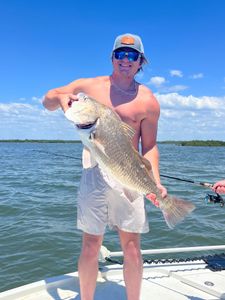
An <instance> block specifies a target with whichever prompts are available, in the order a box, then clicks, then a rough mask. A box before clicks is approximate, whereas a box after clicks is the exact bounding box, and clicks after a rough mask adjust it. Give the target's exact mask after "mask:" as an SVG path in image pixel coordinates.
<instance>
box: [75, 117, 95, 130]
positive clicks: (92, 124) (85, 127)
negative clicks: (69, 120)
mask: <svg viewBox="0 0 225 300" xmlns="http://www.w3.org/2000/svg"><path fill="white" fill-rule="evenodd" d="M97 120H98V119H96V120H95V121H94V122H92V123H86V124H76V126H77V128H78V129H90V128H92V127H93V126H94V125H95V124H96V123H97Z"/></svg>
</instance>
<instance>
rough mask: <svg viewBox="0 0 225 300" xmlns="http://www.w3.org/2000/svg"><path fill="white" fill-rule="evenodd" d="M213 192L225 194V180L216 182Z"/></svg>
mask: <svg viewBox="0 0 225 300" xmlns="http://www.w3.org/2000/svg"><path fill="white" fill-rule="evenodd" d="M212 190H213V191H214V192H215V193H218V194H225V180H220V181H218V182H216V183H215V184H214V185H213V187H212Z"/></svg>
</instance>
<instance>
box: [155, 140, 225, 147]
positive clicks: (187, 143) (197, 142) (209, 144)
mask: <svg viewBox="0 0 225 300" xmlns="http://www.w3.org/2000/svg"><path fill="white" fill-rule="evenodd" d="M159 143H160V144H175V145H178V146H196V147H199V146H201V147H203V146H205V147H225V142H224V141H216V140H206V141H203V140H192V141H163V142H159Z"/></svg>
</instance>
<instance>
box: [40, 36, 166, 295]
mask: <svg viewBox="0 0 225 300" xmlns="http://www.w3.org/2000/svg"><path fill="white" fill-rule="evenodd" d="M143 63H146V58H145V56H144V47H143V44H142V41H141V39H140V37H139V36H137V35H133V34H123V35H120V36H118V37H117V38H116V40H115V43H114V46H113V51H112V65H113V73H112V75H111V76H101V77H96V78H88V79H79V80H75V81H73V82H72V83H70V84H68V85H67V86H64V87H60V88H56V89H53V90H50V91H49V92H48V93H47V94H46V96H45V99H44V101H43V104H44V106H45V107H46V108H47V109H49V110H55V109H57V108H59V107H61V108H62V109H63V111H64V112H65V111H66V110H67V109H68V108H69V106H70V104H71V102H72V101H76V100H77V97H76V94H78V93H79V92H84V93H85V94H87V95H89V96H91V97H92V98H95V99H96V100H98V101H99V102H101V103H104V104H105V105H107V106H109V107H111V108H112V109H114V110H115V111H116V112H117V113H118V114H119V115H120V117H121V118H122V120H123V121H124V122H126V123H127V124H129V125H130V126H132V127H133V128H134V129H135V131H136V134H135V136H134V138H133V145H134V147H135V148H136V149H137V150H139V149H138V148H139V141H140V140H141V149H142V155H144V156H145V157H146V158H147V159H148V160H149V161H150V162H151V165H152V171H153V175H154V178H155V181H156V183H157V185H158V188H159V189H160V190H161V192H162V195H163V197H165V196H166V194H167V191H166V189H165V188H164V187H163V186H162V185H161V184H160V175H159V153H158V148H157V145H156V137H157V125H158V119H159V114H160V108H159V104H158V102H157V100H156V99H155V97H154V96H153V94H152V92H151V91H150V90H149V89H148V88H147V87H145V86H144V85H142V84H139V83H138V82H136V81H135V78H134V76H135V74H136V73H137V72H138V71H139V70H140V69H141V68H142V65H143ZM83 166H84V170H83V175H82V179H81V185H80V191H79V193H78V228H79V229H81V230H83V245H82V250H81V255H80V258H79V264H78V271H79V278H80V290H81V299H82V300H93V298H94V291H95V286H96V279H97V272H98V253H99V249H100V246H101V244H102V240H103V234H104V230H105V226H106V225H107V224H110V225H111V226H112V227H114V228H116V229H117V230H118V233H119V237H120V242H121V247H122V250H123V252H124V280H125V284H126V292H127V299H128V300H138V299H140V290H141V281H142V268H143V267H142V257H141V253H140V233H143V232H147V231H148V230H149V229H148V221H147V219H146V212H145V207H144V199H143V198H141V199H140V200H138V201H134V202H133V203H134V204H130V203H129V207H128V204H127V202H125V201H124V199H123V198H122V197H121V195H119V194H118V193H117V191H116V189H115V190H112V188H111V187H110V186H109V185H107V182H106V181H105V179H104V178H103V177H102V175H101V174H100V172H99V170H98V166H96V163H95V161H94V158H92V157H90V153H89V151H88V150H87V149H85V150H84V152H83ZM110 197H111V198H113V199H111V200H110V201H109V199H108V198H110ZM152 201H153V202H154V197H153V198H152ZM155 204H156V203H155Z"/></svg>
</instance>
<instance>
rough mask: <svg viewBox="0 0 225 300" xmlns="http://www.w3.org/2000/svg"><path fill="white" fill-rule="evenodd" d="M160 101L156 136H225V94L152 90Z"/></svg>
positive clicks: (179, 137) (206, 137) (185, 137)
mask: <svg viewBox="0 0 225 300" xmlns="http://www.w3.org/2000/svg"><path fill="white" fill-rule="evenodd" d="M155 96H156V98H157V99H158V101H159V102H160V106H161V116H160V120H159V132H158V139H159V140H172V139H175V140H176V139H178V140H187V139H189V140H190V139H218V140H225V134H224V133H225V122H224V119H225V106H224V103H225V96H224V97H208V96H204V97H195V96H192V95H189V96H182V95H179V94H178V93H169V94H159V93H157V94H155Z"/></svg>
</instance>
